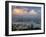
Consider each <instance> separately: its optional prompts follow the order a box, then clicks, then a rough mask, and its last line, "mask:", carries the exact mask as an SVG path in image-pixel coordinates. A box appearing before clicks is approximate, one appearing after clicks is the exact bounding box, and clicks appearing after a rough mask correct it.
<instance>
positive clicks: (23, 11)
mask: <svg viewBox="0 0 46 37" xmlns="http://www.w3.org/2000/svg"><path fill="white" fill-rule="evenodd" d="M13 15H32V16H35V15H37V12H36V11H35V10H33V9H32V10H29V12H28V9H27V8H15V9H13Z"/></svg>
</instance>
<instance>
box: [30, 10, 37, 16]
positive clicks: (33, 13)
mask: <svg viewBox="0 0 46 37" xmlns="http://www.w3.org/2000/svg"><path fill="white" fill-rule="evenodd" d="M29 15H33V16H35V15H37V12H36V11H35V10H31V11H30V12H29Z"/></svg>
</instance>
